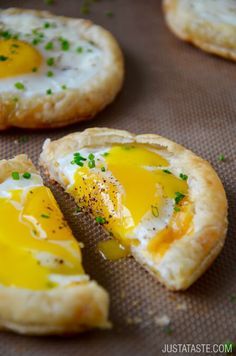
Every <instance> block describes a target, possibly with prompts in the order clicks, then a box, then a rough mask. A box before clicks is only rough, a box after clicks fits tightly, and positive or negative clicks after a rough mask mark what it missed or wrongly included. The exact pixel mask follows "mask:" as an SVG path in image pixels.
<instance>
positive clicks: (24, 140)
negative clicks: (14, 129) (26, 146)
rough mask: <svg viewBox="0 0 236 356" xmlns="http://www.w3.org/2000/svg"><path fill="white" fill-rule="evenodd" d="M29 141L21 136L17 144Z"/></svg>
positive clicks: (26, 137)
mask: <svg viewBox="0 0 236 356" xmlns="http://www.w3.org/2000/svg"><path fill="white" fill-rule="evenodd" d="M28 141H29V137H28V136H21V137H20V138H19V139H18V142H20V143H26V142H28Z"/></svg>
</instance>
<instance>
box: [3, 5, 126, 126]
mask: <svg viewBox="0 0 236 356" xmlns="http://www.w3.org/2000/svg"><path fill="white" fill-rule="evenodd" d="M21 15H22V16H30V17H35V18H37V19H40V20H41V21H42V26H43V24H44V23H45V22H46V23H47V22H50V23H53V24H54V23H55V24H57V25H58V27H60V26H62V31H61V36H66V31H65V30H63V29H67V28H68V27H70V28H71V29H72V30H73V33H74V34H75V35H76V36H77V37H78V39H79V38H80V39H82V40H83V41H85V42H86V43H90V44H92V45H93V46H95V47H97V48H98V49H99V50H100V51H101V53H102V57H101V58H102V59H101V65H100V68H99V71H98V72H97V73H96V74H95V75H92V76H91V77H89V79H88V80H86V81H83V83H82V84H81V83H80V82H78V85H74V86H73V87H70V84H69V85H67V83H64V84H65V87H67V88H66V89H65V88H64V89H65V90H64V89H63V85H62V87H61V89H60V90H57V91H56V92H53V93H52V95H47V93H46V90H45V92H44V94H41V93H40V94H37V92H36V93H32V95H23V94H22V93H17V95H15V94H14V95H13V94H12V93H7V92H6V93H5V92H4V93H0V130H4V129H7V128H9V127H11V126H16V127H22V128H30V129H39V128H54V127H62V126H66V125H70V124H73V123H76V122H80V121H83V120H88V119H91V118H93V117H94V116H95V115H96V114H97V113H98V112H99V111H101V110H102V109H103V108H104V107H105V106H107V105H108V104H110V103H111V102H112V101H113V100H114V98H115V97H116V95H117V93H118V92H119V91H120V89H121V87H122V84H123V78H124V61H123V55H122V52H121V49H120V47H119V45H118V43H117V41H116V40H115V38H114V37H113V36H112V34H111V33H110V32H108V31H107V30H105V29H104V28H102V27H101V26H98V25H95V24H93V23H92V22H91V21H89V20H84V19H75V18H69V17H62V16H55V15H52V14H51V13H49V12H46V11H38V10H23V9H17V8H10V9H8V10H1V11H0V16H1V17H2V18H3V19H4V17H5V16H7V17H11V16H12V17H14V16H15V17H16V16H21ZM22 21H25V20H24V19H23V20H22ZM14 30H16V29H14ZM63 31H64V32H63ZM48 52H49V51H48ZM91 52H92V51H91ZM64 53H65V52H64ZM47 54H48V55H53V53H47ZM62 54H63V51H62ZM78 56H79V55H78ZM46 59H47V58H46ZM46 59H45V58H44V60H45V62H46ZM71 65H72V63H71ZM44 66H46V64H44ZM83 66H84V64H83ZM32 67H33V64H32ZM48 69H50V70H53V68H52V67H49V68H48ZM62 70H64V69H62ZM81 71H83V69H82V70H80V72H79V74H81ZM39 72H40V71H38V73H35V75H38V82H40V80H41V78H40V74H39ZM31 74H32V73H31ZM79 74H78V73H77V74H76V75H74V77H75V78H74V80H75V79H76V77H77V76H78V75H79ZM29 75H30V74H29ZM46 75H47V74H45V76H46ZM20 79H21V77H20V76H18V77H17V79H16V82H17V81H20ZM54 79H55V80H56V76H55V75H54ZM59 84H60V83H59ZM59 84H58V85H59ZM49 88H50V87H49ZM18 94H19V95H18ZM20 94H21V95H20ZM15 97H17V100H15Z"/></svg>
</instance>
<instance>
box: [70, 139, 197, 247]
mask: <svg viewBox="0 0 236 356" xmlns="http://www.w3.org/2000/svg"><path fill="white" fill-rule="evenodd" d="M105 161H106V171H108V172H111V173H112V177H113V178H108V177H107V176H106V173H102V172H100V168H99V167H100V166H99V164H100V163H99V161H98V162H97V163H96V168H99V170H96V169H90V168H88V166H87V164H86V163H85V164H84V166H83V167H81V168H78V170H77V171H76V174H75V184H74V186H72V187H71V188H70V189H69V190H70V193H71V194H72V195H73V196H74V197H75V198H76V200H77V201H78V203H79V205H81V206H82V207H85V208H89V210H90V211H91V212H92V213H93V215H94V216H95V217H102V218H103V219H105V221H103V222H104V227H105V228H106V229H107V230H108V231H109V232H110V233H111V234H113V235H114V236H115V237H116V238H118V239H119V240H120V241H121V242H122V243H124V244H130V243H131V244H134V243H137V240H136V239H135V236H134V233H133V231H134V229H135V228H136V227H137V226H138V225H139V224H140V223H141V221H142V219H143V217H144V216H145V214H147V213H150V211H151V212H153V215H154V216H156V215H158V214H159V211H160V210H161V209H162V208H163V206H164V204H165V201H166V199H167V198H169V199H173V200H174V199H175V197H176V192H179V193H182V194H184V195H187V192H188V185H187V182H186V181H183V180H181V179H180V178H178V177H176V176H174V175H173V174H168V172H165V171H164V167H165V168H166V167H168V166H169V163H168V161H167V160H166V159H164V158H163V157H161V156H160V155H158V154H157V153H156V152H152V151H151V150H149V149H147V148H145V147H144V146H142V145H122V146H113V147H112V148H111V149H110V150H109V151H108V152H107V154H106V155H105ZM161 167H163V168H161ZM185 201H186V202H187V198H185ZM186 204H187V203H186ZM180 215H181V216H182V215H183V216H185V215H186V214H185V212H184V211H182V208H181V211H180V212H179V213H176V212H174V211H173V216H172V218H171V224H172V225H174V224H175V225H176V226H175V229H171V230H168V231H169V232H168V234H169V235H170V234H171V236H172V237H171V238H170V237H169V236H168V238H163V239H159V240H161V241H162V242H163V244H165V246H167V244H168V243H169V244H170V243H172V242H173V241H174V239H175V238H179V236H180V235H181V236H183V235H184V232H185V231H187V230H188V227H189V225H190V224H191V221H190V220H191V219H190V220H188V219H187V220H186V222H184V223H182V221H180V220H179V216H180ZM156 218H158V216H156ZM184 221H185V220H184ZM183 224H186V227H184V228H183V227H182V225H183ZM128 236H129V238H128ZM132 236H134V238H133V239H132ZM153 236H155V233H154V235H153ZM130 237H131V238H130ZM168 241H169V242H168ZM161 248H162V247H161V243H159V244H157V243H156V244H155V247H154V246H153V248H151V250H150V251H152V252H153V253H158V250H159V249H161Z"/></svg>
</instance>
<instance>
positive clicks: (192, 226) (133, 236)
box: [40, 128, 227, 290]
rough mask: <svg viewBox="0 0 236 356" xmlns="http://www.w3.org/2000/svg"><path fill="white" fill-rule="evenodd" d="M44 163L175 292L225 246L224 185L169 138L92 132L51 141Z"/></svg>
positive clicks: (113, 235) (47, 143) (53, 176)
mask: <svg viewBox="0 0 236 356" xmlns="http://www.w3.org/2000/svg"><path fill="white" fill-rule="evenodd" d="M40 164H41V165H42V166H43V167H44V169H45V172H46V173H47V174H48V175H49V177H50V178H51V179H52V180H53V181H56V182H58V183H59V184H60V185H62V186H63V187H64V189H65V190H66V192H68V193H69V194H70V195H71V196H72V197H74V199H75V201H76V203H77V204H78V205H79V206H80V207H81V208H84V209H85V210H87V211H89V212H91V213H92V215H93V216H94V217H95V219H96V221H97V222H99V223H100V224H102V225H103V226H104V228H105V229H106V230H107V231H108V233H109V234H110V235H111V239H115V240H116V241H119V242H120V244H122V245H123V246H124V247H126V248H127V249H129V250H130V253H131V254H132V255H133V256H134V257H135V258H136V260H137V261H138V262H139V263H141V264H142V265H143V266H144V267H145V268H146V269H147V270H148V271H149V272H151V273H152V274H153V275H154V276H156V277H157V279H158V280H159V281H160V282H161V283H163V284H164V285H165V286H166V287H167V288H168V289H170V290H183V289H186V288H188V287H189V286H190V285H191V284H192V283H193V282H194V281H196V279H197V278H198V277H200V275H201V274H202V273H203V272H204V271H205V270H206V269H207V268H208V267H209V266H210V265H211V263H212V262H213V261H214V259H215V258H216V256H217V255H218V254H219V252H220V251H221V249H222V247H223V245H224V240H225V235H226V230H227V200H226V195H225V191H224V188H223V186H222V183H221V181H220V179H219V178H218V176H217V174H216V172H215V171H214V170H213V168H212V167H211V166H210V164H209V163H208V162H206V161H205V160H203V159H202V158H200V157H198V156H196V155H195V154H194V153H192V152H191V151H189V150H187V149H186V148H184V147H182V146H180V145H178V144H177V143H174V142H172V141H170V140H168V139H166V138H164V137H161V136H158V135H153V134H149V135H148V134H146V135H137V136H135V135H133V134H131V133H129V132H127V131H121V130H114V129H107V128H92V129H87V130H85V131H84V132H78V133H73V134H70V135H68V136H65V137H63V138H61V139H59V140H56V141H51V140H50V139H47V140H46V141H45V143H44V146H43V151H42V153H41V158H40ZM108 241H111V240H108Z"/></svg>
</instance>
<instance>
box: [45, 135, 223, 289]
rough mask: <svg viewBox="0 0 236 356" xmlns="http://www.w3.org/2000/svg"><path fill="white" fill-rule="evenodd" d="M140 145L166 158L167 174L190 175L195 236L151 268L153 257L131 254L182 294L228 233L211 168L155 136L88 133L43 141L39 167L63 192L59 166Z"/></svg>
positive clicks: (219, 186)
mask: <svg viewBox="0 0 236 356" xmlns="http://www.w3.org/2000/svg"><path fill="white" fill-rule="evenodd" d="M129 143H140V144H145V145H150V147H152V148H153V147H154V148H157V149H160V150H163V152H164V151H165V152H167V154H168V157H169V159H170V168H173V169H179V168H181V170H182V171H184V172H185V173H186V174H187V175H188V187H189V188H188V189H189V198H190V200H191V202H192V203H193V211H194V217H193V225H194V233H193V234H191V235H186V236H183V237H182V238H181V239H179V240H176V241H175V242H174V243H172V244H171V245H170V247H169V249H168V251H167V252H166V253H165V254H164V256H163V257H162V258H158V259H157V260H156V261H154V263H153V262H151V259H152V257H151V255H150V254H149V253H147V251H143V250H142V248H140V247H139V246H135V245H134V246H131V252H132V254H133V256H134V257H135V258H136V260H137V261H138V262H140V263H141V264H142V265H143V266H144V267H145V268H146V269H147V270H148V271H149V272H151V273H152V274H154V275H155V276H156V277H157V279H158V280H159V281H160V282H161V283H163V284H164V285H165V286H166V287H167V288H168V289H170V290H184V289H186V288H188V287H189V286H190V285H191V284H192V283H193V282H195V281H196V280H197V278H198V277H200V276H201V275H202V274H203V272H204V271H206V270H207V268H208V267H209V266H210V265H211V264H212V262H213V261H214V259H215V258H216V257H217V255H218V254H219V253H220V251H221V249H222V247H223V245H224V240H225V236H226V231H227V199H226V195H225V191H224V188H223V186H222V183H221V181H220V179H219V177H218V176H217V174H216V172H215V171H214V170H213V168H212V167H211V165H210V164H209V163H208V162H207V161H205V160H203V159H202V158H200V157H198V156H196V155H195V154H194V153H192V152H191V151H189V150H187V149H186V148H184V147H183V146H181V145H179V144H177V143H174V142H172V141H170V140H168V139H166V138H164V137H161V136H159V135H154V134H144V135H134V134H131V133H129V132H127V131H121V130H115V129H108V128H91V129H87V130H85V131H83V132H78V133H73V134H70V135H68V136H65V137H63V138H61V139H59V140H56V141H51V140H50V139H47V140H46V141H45V143H44V146H43V151H42V153H41V156H40V164H41V166H42V167H43V168H44V169H45V171H46V172H47V174H48V175H49V177H50V178H51V179H52V180H54V181H56V182H58V183H59V184H61V185H62V186H63V187H64V188H65V189H66V187H67V184H66V179H65V177H64V176H63V174H62V173H61V172H60V171H59V169H58V163H57V160H58V159H59V158H60V157H62V156H65V155H66V154H69V153H71V152H76V151H78V150H79V149H82V148H84V147H90V148H92V147H99V146H103V147H104V146H106V145H111V144H129Z"/></svg>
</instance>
